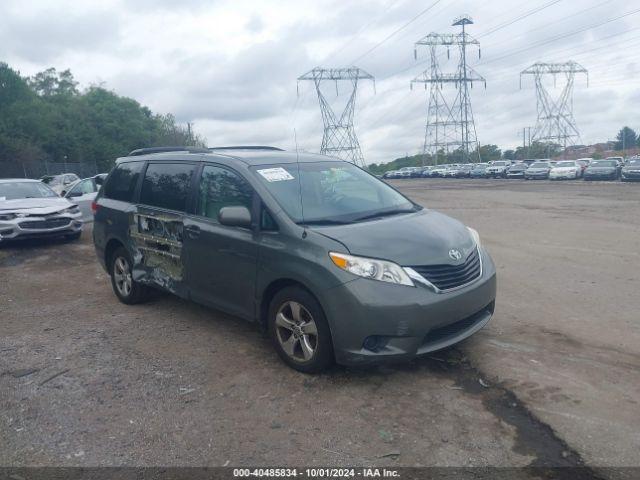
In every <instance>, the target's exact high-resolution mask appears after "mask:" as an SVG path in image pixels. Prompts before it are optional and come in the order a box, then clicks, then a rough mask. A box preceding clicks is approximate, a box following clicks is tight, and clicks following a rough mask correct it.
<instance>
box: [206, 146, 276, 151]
mask: <svg viewBox="0 0 640 480" xmlns="http://www.w3.org/2000/svg"><path fill="white" fill-rule="evenodd" d="M209 150H275V151H278V152H284V150H283V149H282V148H278V147H269V146H267V145H234V146H230V147H209Z"/></svg>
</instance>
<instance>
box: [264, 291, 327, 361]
mask: <svg viewBox="0 0 640 480" xmlns="http://www.w3.org/2000/svg"><path fill="white" fill-rule="evenodd" d="M267 321H268V329H269V337H270V338H271V342H272V343H273V346H274V348H275V349H276V352H278V355H279V356H280V358H281V359H282V360H283V361H284V362H285V363H286V364H287V365H289V366H290V367H291V368H293V369H294V370H297V371H299V372H303V373H319V372H322V371H323V370H326V369H327V368H328V367H330V366H331V365H332V364H333V363H334V362H335V358H334V355H333V342H332V340H331V331H330V329H329V324H328V322H327V319H326V317H325V315H324V312H323V310H322V307H321V306H320V303H318V301H317V300H316V299H315V297H314V296H313V295H311V294H310V293H309V292H308V291H307V290H305V289H303V288H301V287H295V286H293V287H286V288H283V289H282V290H280V291H279V292H278V293H276V294H275V295H274V297H273V299H272V300H271V303H270V304H269V313H268V319H267ZM305 332H307V333H305ZM314 332H315V333H314Z"/></svg>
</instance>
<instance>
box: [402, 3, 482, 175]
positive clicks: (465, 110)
mask: <svg viewBox="0 0 640 480" xmlns="http://www.w3.org/2000/svg"><path fill="white" fill-rule="evenodd" d="M471 24H473V20H472V19H471V17H469V16H467V15H464V16H462V17H459V18H457V19H455V20H454V22H453V24H452V25H453V26H461V27H462V32H461V33H457V34H452V33H444V34H443V33H430V34H429V35H427V36H426V37H424V38H423V39H421V40H420V41H418V42H416V44H415V49H414V56H415V57H416V58H417V57H418V46H426V47H429V53H430V57H431V66H430V68H429V69H428V70H425V71H424V72H422V73H421V74H420V75H419V76H417V77H416V78H414V79H413V80H412V81H411V88H413V85H414V84H415V83H422V84H424V88H425V89H426V88H427V84H428V85H430V93H429V106H428V109H427V126H426V130H425V137H424V150H423V153H424V154H425V155H431V157H432V158H435V162H436V164H437V163H438V155H439V152H441V151H444V152H445V153H447V154H448V153H450V152H451V151H452V150H454V151H455V150H459V151H461V153H462V157H463V161H464V162H469V161H479V160H480V151H479V145H478V138H477V135H476V126H475V123H474V121H473V109H472V108H471V95H470V91H469V90H470V88H473V83H474V82H482V83H483V84H484V86H485V88H486V86H487V82H486V80H485V79H484V78H483V77H482V76H481V75H480V74H478V73H477V72H476V71H475V70H474V69H473V68H471V67H470V66H469V65H467V46H468V45H474V46H477V48H478V57H479V56H480V42H479V41H478V40H476V39H475V38H473V37H471V36H470V35H469V34H467V32H466V28H465V27H466V26H467V25H471ZM439 47H446V48H447V58H450V48H451V47H456V48H457V49H458V50H459V57H460V58H459V62H458V70H457V72H456V73H442V71H441V69H440V63H439V59H438V56H439V49H440V48H439ZM445 84H453V85H454V86H455V88H456V89H457V93H456V96H455V99H454V101H453V103H451V104H449V103H448V102H447V100H446V98H445V95H444V93H443V88H444V86H445Z"/></svg>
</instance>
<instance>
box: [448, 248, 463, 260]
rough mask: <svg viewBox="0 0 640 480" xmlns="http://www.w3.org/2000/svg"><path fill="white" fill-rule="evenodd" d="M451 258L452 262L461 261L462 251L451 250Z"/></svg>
mask: <svg viewBox="0 0 640 480" xmlns="http://www.w3.org/2000/svg"><path fill="white" fill-rule="evenodd" d="M449 257H451V259H452V260H460V259H461V258H462V253H460V250H456V249H455V248H452V249H451V250H449Z"/></svg>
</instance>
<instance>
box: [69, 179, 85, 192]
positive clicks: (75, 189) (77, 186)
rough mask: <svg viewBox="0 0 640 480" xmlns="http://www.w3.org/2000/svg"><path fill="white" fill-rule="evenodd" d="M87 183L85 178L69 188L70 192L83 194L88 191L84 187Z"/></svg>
mask: <svg viewBox="0 0 640 480" xmlns="http://www.w3.org/2000/svg"><path fill="white" fill-rule="evenodd" d="M85 183H87V180H84V181H83V182H80V183H76V184H75V185H74V186H73V188H72V189H71V190H69V194H82V193H86V192H85V191H84V189H83V187H84V184H85Z"/></svg>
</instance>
